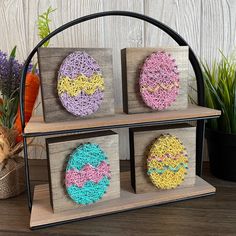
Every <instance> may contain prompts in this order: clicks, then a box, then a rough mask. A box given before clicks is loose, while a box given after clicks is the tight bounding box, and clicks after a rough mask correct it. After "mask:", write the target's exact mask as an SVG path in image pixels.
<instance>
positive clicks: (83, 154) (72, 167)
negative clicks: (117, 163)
mask: <svg viewBox="0 0 236 236" xmlns="http://www.w3.org/2000/svg"><path fill="white" fill-rule="evenodd" d="M110 178H111V172H110V165H109V162H108V158H107V156H106V153H105V152H104V151H103V150H102V148H101V147H100V146H99V145H97V144H94V143H86V144H81V145H80V146H78V147H77V148H76V150H75V151H74V152H73V153H72V154H71V155H70V157H69V161H68V164H67V167H66V173H65V185H66V191H67V193H68V195H69V196H70V198H71V199H72V200H73V201H74V202H75V203H77V204H81V205H87V204H91V203H95V202H97V201H99V200H100V199H101V198H102V197H103V196H104V194H105V193H106V192H107V189H108V186H109V185H110Z"/></svg>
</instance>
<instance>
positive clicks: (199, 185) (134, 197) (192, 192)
mask: <svg viewBox="0 0 236 236" xmlns="http://www.w3.org/2000/svg"><path fill="white" fill-rule="evenodd" d="M122 175H123V176H122V181H123V184H122V190H121V197H120V198H118V199H113V200H110V201H107V202H101V203H99V204H96V206H95V204H94V206H93V207H92V206H91V207H90V208H88V207H87V208H83V209H80V210H71V211H66V212H61V213H54V214H53V212H52V208H51V206H50V203H49V189H48V185H38V186H36V187H35V191H34V201H33V207H32V212H31V219H30V227H37V226H40V225H45V224H50V223H55V222H60V221H67V220H72V219H83V218H89V217H94V216H96V215H103V214H110V213H114V212H121V211H125V210H129V209H137V208H141V207H147V206H152V205H159V204H162V203H167V202H174V201H177V200H181V199H188V198H194V197H198V196H202V195H204V194H209V193H214V192H215V188H214V187H213V186H211V185H210V184H208V183H207V182H205V181H204V180H203V179H201V178H200V177H198V176H196V181H195V184H194V185H193V186H190V187H186V188H184V189H174V190H170V191H168V192H153V193H146V194H134V193H133V192H132V190H131V189H130V185H129V177H128V175H127V174H126V173H125V174H122Z"/></svg>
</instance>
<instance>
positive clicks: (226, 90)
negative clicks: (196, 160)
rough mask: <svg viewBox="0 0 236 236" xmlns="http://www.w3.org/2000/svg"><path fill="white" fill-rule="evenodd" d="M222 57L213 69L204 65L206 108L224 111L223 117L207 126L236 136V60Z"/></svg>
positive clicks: (232, 57)
mask: <svg viewBox="0 0 236 236" xmlns="http://www.w3.org/2000/svg"><path fill="white" fill-rule="evenodd" d="M221 57H222V58H221V60H220V62H214V63H213V65H212V66H211V67H210V66H209V65H208V64H207V63H202V68H203V76H204V84H205V102H206V106H207V107H210V108H214V109H218V110H221V111H222V115H221V117H220V118H219V119H214V120H209V121H208V123H207V126H208V128H211V129H214V130H218V131H221V132H225V133H234V134H236V58H235V57H234V56H230V57H226V56H224V54H223V53H221Z"/></svg>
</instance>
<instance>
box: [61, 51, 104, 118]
mask: <svg viewBox="0 0 236 236" xmlns="http://www.w3.org/2000/svg"><path fill="white" fill-rule="evenodd" d="M104 89H105V85H104V78H103V76H102V72H101V69H100V67H99V65H98V63H97V62H96V60H95V59H94V58H92V57H91V56H90V55H89V54H87V53H86V52H81V51H76V52H73V53H71V54H69V55H68V56H67V57H66V58H65V59H64V61H63V62H62V64H61V66H60V69H59V73H58V80H57V91H58V95H59V99H60V101H61V104H62V105H63V107H64V108H65V109H66V110H67V111H68V112H70V113H71V114H73V115H75V116H80V117H84V116H88V115H91V114H93V113H95V112H96V111H97V110H98V109H99V107H100V106H101V104H102V101H103V97H104Z"/></svg>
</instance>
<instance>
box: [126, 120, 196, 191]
mask: <svg viewBox="0 0 236 236" xmlns="http://www.w3.org/2000/svg"><path fill="white" fill-rule="evenodd" d="M131 133H132V134H131V135H133V138H132V139H133V143H132V144H131V145H133V152H132V154H131V156H130V158H131V159H132V162H131V163H132V165H133V167H131V170H132V171H134V173H131V176H132V178H134V180H132V185H133V188H134V189H135V192H136V193H148V192H155V191H164V192H165V191H169V190H160V189H157V188H156V187H155V186H154V185H153V184H152V182H151V180H150V179H149V177H148V175H147V148H148V147H150V145H151V143H152V142H153V141H154V140H155V139H157V138H159V137H160V135H161V134H167V133H169V134H171V135H174V136H176V137H177V138H179V139H180V140H181V141H182V142H183V145H184V146H185V147H186V150H187V153H188V160H189V163H188V170H187V175H186V176H185V179H184V182H183V183H182V184H181V185H180V186H179V187H177V188H179V189H181V188H184V187H186V186H191V185H194V181H195V172H196V171H195V164H196V128H195V127H188V126H187V127H186V125H182V124H181V125H176V126H160V127H148V128H140V129H138V128H137V129H133V130H131Z"/></svg>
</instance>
